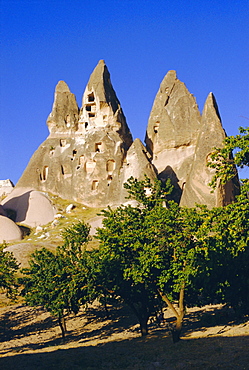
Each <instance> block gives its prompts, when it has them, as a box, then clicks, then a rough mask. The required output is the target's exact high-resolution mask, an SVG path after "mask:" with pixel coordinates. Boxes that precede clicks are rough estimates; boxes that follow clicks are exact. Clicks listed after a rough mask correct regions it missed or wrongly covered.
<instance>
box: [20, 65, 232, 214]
mask: <svg viewBox="0 0 249 370" xmlns="http://www.w3.org/2000/svg"><path fill="white" fill-rule="evenodd" d="M47 125H48V128H49V131H50V135H49V137H48V138H47V139H46V140H45V141H44V143H42V144H41V146H40V147H39V148H38V149H37V151H36V152H35V153H34V155H33V156H32V158H31V160H30V162H29V164H28V166H27V168H26V169H25V171H24V173H23V175H22V177H21V178H20V180H19V182H18V184H17V187H24V188H32V189H35V190H40V191H45V192H51V193H54V194H56V195H59V196H60V197H62V198H65V199H71V200H75V201H78V202H80V203H83V204H85V205H87V206H89V207H105V206H107V205H120V204H121V203H124V202H126V195H127V193H126V190H125V189H124V188H123V184H124V182H126V181H127V180H128V178H129V177H131V176H133V177H135V178H138V179H142V178H143V176H144V175H145V174H146V175H147V176H149V178H151V179H154V178H155V177H158V178H159V179H161V180H162V181H165V180H166V179H167V178H170V179H171V181H172V183H173V185H174V191H173V193H172V199H174V200H175V201H177V202H178V203H180V204H181V205H184V206H188V207H192V206H194V205H195V202H197V203H202V204H207V205H208V206H209V207H213V206H215V205H223V204H226V203H228V202H230V201H231V200H233V198H234V193H235V191H234V184H233V183H231V184H230V185H229V186H227V187H220V188H219V190H218V191H216V192H215V193H214V194H211V193H210V190H211V189H210V187H209V186H208V183H209V182H210V180H211V177H212V171H211V170H210V169H208V168H207V167H206V163H207V156H208V155H209V153H210V152H211V150H212V148H213V147H214V146H217V147H218V146H221V145H222V141H223V139H224V137H225V133H224V130H223V128H222V125H221V122H220V118H219V114H218V109H217V106H216V103H215V100H214V97H213V96H212V95H210V96H209V97H208V99H207V102H206V104H205V107H204V110H203V115H202V117H201V114H200V112H199V110H198V106H197V104H196V101H195V98H194V97H193V95H192V94H190V93H189V91H188V90H187V88H186V86H185V85H184V84H183V83H182V82H181V81H179V80H178V79H177V77H176V72H175V71H169V72H168V73H167V75H166V76H165V78H164V79H163V81H162V83H161V85H160V89H159V91H158V93H157V95H156V98H155V101H154V105H153V108H152V111H151V114H150V118H149V122H148V127H147V132H146V148H145V147H144V145H143V144H142V143H141V141H140V140H138V139H136V140H135V141H134V142H133V140H132V136H131V133H130V130H129V128H128V126H127V123H126V119H125V116H124V114H123V111H122V108H121V106H120V102H119V100H118V98H117V96H116V93H115V91H114V89H113V87H112V84H111V81H110V74H109V72H108V69H107V67H106V65H105V63H104V61H102V60H101V61H100V62H99V63H98V65H97V66H96V68H95V69H94V71H93V73H92V75H91V77H90V79H89V82H88V84H87V86H86V89H85V92H84V94H83V98H82V107H81V108H80V109H79V108H78V106H77V103H76V99H75V96H74V95H73V94H72V93H71V92H70V90H69V88H68V86H67V85H66V83H65V82H63V81H60V82H59V83H58V84H57V86H56V90H55V100H54V104H53V108H52V112H51V113H50V115H49V117H48V120H47Z"/></svg>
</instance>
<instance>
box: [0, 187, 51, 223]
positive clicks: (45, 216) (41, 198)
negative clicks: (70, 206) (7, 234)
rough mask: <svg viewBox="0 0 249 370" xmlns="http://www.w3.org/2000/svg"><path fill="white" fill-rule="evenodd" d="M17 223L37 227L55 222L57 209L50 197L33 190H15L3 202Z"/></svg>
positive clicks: (7, 211)
mask: <svg viewBox="0 0 249 370" xmlns="http://www.w3.org/2000/svg"><path fill="white" fill-rule="evenodd" d="M2 206H3V209H4V210H5V212H6V214H7V215H8V214H9V213H11V215H12V219H14V220H15V222H19V223H22V224H24V225H27V226H31V227H36V226H40V225H45V224H47V223H48V222H51V221H53V220H54V215H55V213H56V212H55V209H54V207H53V205H52V203H51V202H50V200H49V199H48V197H47V196H46V195H45V194H43V193H41V192H39V191H36V190H33V189H32V188H21V187H17V188H15V189H14V190H13V191H12V193H11V194H10V195H8V196H7V197H6V198H5V199H4V200H3V202H2Z"/></svg>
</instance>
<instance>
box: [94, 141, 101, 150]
mask: <svg viewBox="0 0 249 370" xmlns="http://www.w3.org/2000/svg"><path fill="white" fill-rule="evenodd" d="M101 146H102V143H96V144H95V152H101Z"/></svg>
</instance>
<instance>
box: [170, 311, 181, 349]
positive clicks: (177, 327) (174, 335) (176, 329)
mask: <svg viewBox="0 0 249 370" xmlns="http://www.w3.org/2000/svg"><path fill="white" fill-rule="evenodd" d="M182 320H183V318H182V317H181V316H178V317H177V319H176V325H175V327H174V328H173V329H172V330H171V334H172V339H173V342H174V343H177V342H179V341H180V339H181V338H180V334H181V330H182Z"/></svg>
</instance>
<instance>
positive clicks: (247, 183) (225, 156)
mask: <svg viewBox="0 0 249 370" xmlns="http://www.w3.org/2000/svg"><path fill="white" fill-rule="evenodd" d="M232 152H233V153H234V155H232ZM210 157H211V161H209V163H208V166H209V167H211V168H214V169H215V175H214V177H213V179H212V181H211V183H210V185H211V187H213V188H216V186H217V182H218V181H221V183H222V184H226V183H227V182H228V181H229V180H232V179H233V178H234V177H237V171H236V166H237V167H239V168H244V167H248V166H249V127H245V128H243V127H239V134H238V135H236V136H228V137H226V138H225V140H224V145H223V147H222V148H215V150H214V151H213V153H212V154H211V156H210ZM242 183H243V185H244V190H245V191H247V192H248V191H249V180H248V179H245V180H242Z"/></svg>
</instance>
